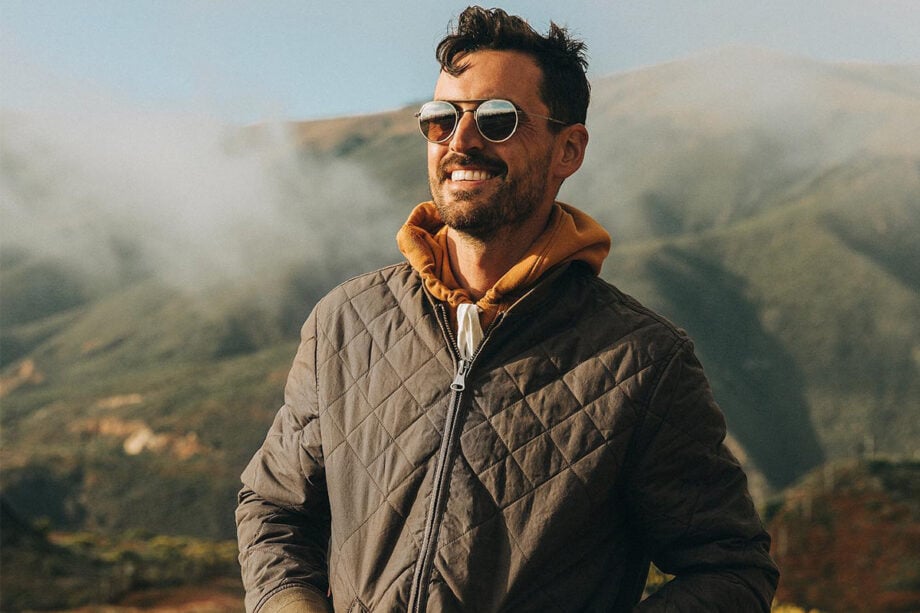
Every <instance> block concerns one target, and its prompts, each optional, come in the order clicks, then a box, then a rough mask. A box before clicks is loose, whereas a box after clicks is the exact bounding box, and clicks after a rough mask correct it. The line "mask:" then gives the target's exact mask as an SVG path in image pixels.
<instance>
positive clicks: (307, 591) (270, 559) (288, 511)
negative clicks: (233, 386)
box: [236, 315, 331, 613]
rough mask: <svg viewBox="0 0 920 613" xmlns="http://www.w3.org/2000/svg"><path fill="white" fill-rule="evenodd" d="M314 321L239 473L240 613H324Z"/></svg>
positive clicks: (325, 514)
mask: <svg viewBox="0 0 920 613" xmlns="http://www.w3.org/2000/svg"><path fill="white" fill-rule="evenodd" d="M315 364H316V320H315V315H311V316H310V317H309V318H308V319H307V322H306V323H305V324H304V326H303V330H302V332H301V343H300V347H299V349H298V351H297V356H296V357H295V359H294V364H293V367H292V368H291V371H290V374H289V375H288V380H287V385H286V386H285V395H284V405H283V406H282V407H281V410H280V411H278V414H277V415H276V417H275V420H274V423H273V424H272V426H271V428H270V429H269V431H268V435H267V436H266V438H265V441H264V443H263V444H262V447H261V448H260V449H259V450H258V451H257V452H256V454H255V456H253V458H252V460H251V461H250V462H249V465H248V466H247V467H246V469H245V470H244V471H243V474H242V481H243V488H242V490H241V491H240V494H239V504H238V506H237V509H236V523H237V538H238V542H239V548H240V558H239V559H240V566H241V567H242V576H243V585H244V587H245V588H246V610H247V612H249V613H252V612H253V611H260V612H262V613H267V612H268V611H282V610H283V611H284V612H285V613H308V612H313V611H327V610H331V607H330V606H329V602H328V600H327V599H326V596H325V594H326V592H327V590H328V575H327V568H326V551H327V548H328V543H329V521H330V520H329V501H328V497H327V494H326V488H325V478H324V474H325V473H324V469H323V451H322V442H321V437H320V429H319V419H318V406H317V405H318V395H317V386H316V370H315Z"/></svg>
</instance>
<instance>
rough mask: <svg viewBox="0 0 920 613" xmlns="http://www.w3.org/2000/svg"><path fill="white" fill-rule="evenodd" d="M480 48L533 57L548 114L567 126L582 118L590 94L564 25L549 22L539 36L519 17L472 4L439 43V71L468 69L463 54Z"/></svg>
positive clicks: (576, 43) (580, 46) (581, 48)
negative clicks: (541, 77)
mask: <svg viewBox="0 0 920 613" xmlns="http://www.w3.org/2000/svg"><path fill="white" fill-rule="evenodd" d="M483 49H488V50H493V51H520V52H522V53H526V54H528V55H530V56H531V57H533V58H534V60H536V62H537V65H538V66H539V67H540V70H541V71H542V72H543V82H542V83H541V84H540V97H541V98H542V99H543V102H544V103H545V104H546V106H547V107H549V111H550V115H551V116H552V117H554V118H556V119H559V120H561V121H564V122H565V123H567V124H574V123H584V122H585V118H586V117H587V114H588V100H589V99H590V97H591V86H590V85H589V84H588V79H587V77H586V76H585V71H586V70H587V68H588V60H587V59H586V57H585V52H586V46H585V43H584V42H582V41H580V40H576V39H574V38H570V37H569V33H568V31H567V30H566V29H565V28H562V27H559V26H557V25H556V24H555V23H552V22H550V25H549V32H547V35H546V36H543V35H541V34H540V33H539V32H537V31H536V30H534V29H533V28H532V27H530V24H528V23H527V22H526V21H524V20H523V19H522V18H520V17H517V16H515V15H509V14H508V13H506V12H505V11H503V10H502V9H484V8H482V7H479V6H471V7H468V8H467V9H466V10H465V11H463V12H462V13H460V16H459V17H458V18H457V26H456V29H455V31H453V32H451V33H449V34H448V35H447V36H445V37H444V38H443V39H442V40H441V42H440V43H438V47H437V51H436V52H435V56H436V57H437V59H438V62H439V63H440V64H441V68H442V69H443V70H444V72H446V73H448V74H450V75H453V76H458V75H460V74H462V73H463V71H464V70H466V68H467V67H468V64H466V63H464V62H463V61H462V56H463V55H465V54H466V53H470V52H473V51H479V50H483ZM550 125H551V126H555V125H558V124H550ZM560 129H561V128H560Z"/></svg>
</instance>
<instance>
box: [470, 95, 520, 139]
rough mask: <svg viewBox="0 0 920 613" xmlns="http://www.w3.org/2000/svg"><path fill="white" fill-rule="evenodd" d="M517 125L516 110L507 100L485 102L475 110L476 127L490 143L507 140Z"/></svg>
mask: <svg viewBox="0 0 920 613" xmlns="http://www.w3.org/2000/svg"><path fill="white" fill-rule="evenodd" d="M517 124H518V113H517V109H516V108H515V106H514V105H513V104H512V103H511V102H509V101H507V100H487V101H485V102H483V103H482V104H481V105H479V108H478V109H476V125H478V126H479V131H480V132H481V133H482V135H483V136H485V137H486V138H488V139H489V140H490V141H493V142H497V143H500V142H502V141H506V140H508V139H509V138H511V135H512V134H514V131H515V130H516V129H517Z"/></svg>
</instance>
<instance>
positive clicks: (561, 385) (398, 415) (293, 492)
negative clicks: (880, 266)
mask: <svg viewBox="0 0 920 613" xmlns="http://www.w3.org/2000/svg"><path fill="white" fill-rule="evenodd" d="M583 53H584V45H583V44H582V43H580V42H577V41H573V40H571V39H570V38H568V36H567V33H566V32H565V31H564V30H562V29H560V28H557V27H556V26H555V25H553V26H551V29H550V32H549V34H548V36H546V37H543V36H541V35H539V34H538V33H536V32H534V31H533V30H532V29H531V28H530V27H529V26H528V25H527V24H526V22H524V21H523V20H521V19H519V18H517V17H511V16H509V15H507V14H506V13H504V12H503V11H500V10H492V11H486V10H483V9H480V8H478V7H473V8H469V9H467V10H466V11H464V12H463V14H461V16H460V17H459V20H458V24H457V31H456V32H454V33H453V34H450V35H448V36H447V37H446V38H445V39H444V40H443V41H442V42H441V44H440V45H439V46H438V52H437V56H438V59H439V61H440V62H441V66H442V71H441V74H440V76H439V78H438V81H437V84H436V87H435V92H434V101H433V102H430V103H426V104H425V105H423V106H422V108H421V110H420V111H419V114H418V120H419V126H420V128H421V130H422V133H423V135H424V136H425V137H426V138H427V139H428V141H429V144H428V176H429V181H430V185H431V193H432V198H433V202H431V203H423V204H421V205H419V206H418V207H417V208H416V209H415V210H414V211H413V212H412V214H411V215H410V217H409V220H408V222H407V223H406V224H405V226H404V227H403V228H402V229H401V230H400V232H399V236H398V242H399V245H400V248H401V250H402V252H403V253H404V254H405V256H406V258H407V260H408V263H404V264H400V265H396V266H391V267H388V268H385V269H382V270H379V271H376V272H374V273H370V274H368V275H365V276H361V277H358V278H356V279H352V280H351V281H348V282H346V283H344V284H343V285H341V286H340V287H338V288H337V289H335V290H333V291H332V292H331V293H330V294H329V295H328V296H326V297H325V298H324V299H323V300H322V301H320V303H319V304H317V306H316V308H315V309H314V311H313V313H311V315H310V317H309V318H308V320H307V322H306V324H305V325H304V328H303V335H302V343H301V346H300V349H299V351H298V353H297V357H296V358H295V362H294V365H293V368H292V370H291V373H290V376H289V378H288V383H287V387H286V393H285V404H284V406H283V407H282V409H281V410H280V412H279V413H278V416H277V417H276V419H275V423H274V424H273V425H272V427H271V430H270V431H269V433H268V436H267V438H266V440H265V443H264V444H263V446H262V448H261V449H260V450H259V452H258V453H257V454H256V455H255V457H254V458H253V460H252V462H251V463H250V465H249V466H248V467H247V468H246V470H245V472H244V473H243V482H244V488H243V490H242V491H241V493H240V505H239V507H238V509H237V522H238V525H239V541H240V551H241V554H240V561H241V564H242V567H243V578H244V582H245V586H246V590H247V596H246V606H247V610H249V611H261V612H268V611H284V612H286V613H294V612H298V611H331V610H335V611H349V612H353V611H405V610H409V611H413V612H416V611H438V612H440V611H472V612H487V611H631V610H642V611H658V610H660V611H665V610H667V611H705V610H718V611H758V610H764V611H765V610H768V609H769V606H770V601H771V598H772V594H773V590H774V588H775V585H776V580H777V571H776V568H775V566H774V565H773V563H772V561H771V560H770V557H769V554H768V549H769V538H768V536H767V535H766V533H765V532H764V530H763V527H762V524H761V522H760V520H759V518H758V517H757V514H756V512H755V511H754V508H753V505H752V503H751V499H750V496H749V495H748V493H747V485H746V480H745V477H744V474H743V473H742V471H741V469H740V467H739V465H738V463H737V461H736V460H735V459H734V458H733V457H732V455H731V454H730V453H729V452H728V451H727V450H726V448H725V447H724V445H723V444H722V441H723V438H724V436H725V424H724V420H723V417H722V415H721V413H720V411H719V409H718V407H717V406H716V404H715V402H714V401H713V398H712V395H711V393H710V390H709V386H708V384H707V382H706V379H705V377H704V375H703V372H702V369H701V367H700V365H699V363H698V362H697V360H696V359H695V358H694V356H693V351H692V346H691V343H690V341H689V340H688V339H687V338H686V337H685V336H684V334H683V333H682V332H681V331H679V330H677V329H675V328H674V327H673V326H671V325H670V324H669V323H668V322H667V321H665V320H664V319H662V318H661V317H659V316H657V315H655V314H654V313H652V312H650V311H648V310H647V309H645V308H643V307H642V306H641V305H639V304H638V303H637V302H636V301H634V300H633V299H632V298H630V297H628V296H626V295H624V294H622V293H621V292H619V291H618V290H617V289H616V288H614V287H612V286H611V285H609V284H607V283H605V282H604V281H602V280H600V279H599V278H598V277H597V274H598V272H599V270H600V266H601V263H602V261H603V259H604V258H605V257H606V255H607V252H608V250H609V237H608V235H607V233H606V232H605V231H604V230H603V229H602V228H600V227H599V226H598V225H597V224H596V223H595V222H594V221H593V220H592V219H590V218H589V217H588V216H587V215H585V214H584V213H581V212H580V211H578V210H577V209H575V208H573V207H570V206H567V205H564V204H560V203H557V202H556V201H555V197H556V194H557V192H558V190H559V187H560V185H561V184H562V182H563V181H564V180H565V179H566V178H567V177H569V176H571V175H572V173H574V172H575V171H576V170H578V168H579V166H580V165H581V163H582V160H583V157H584V153H585V147H586V145H587V142H588V132H587V130H586V128H585V125H584V123H585V114H586V111H587V105H588V83H587V80H586V79H585V61H584V56H583ZM650 560H652V561H654V562H655V563H656V564H657V565H658V566H659V567H660V568H661V569H662V570H663V571H665V572H667V573H671V574H673V575H675V576H676V578H675V579H674V580H673V581H671V582H670V583H669V584H667V585H666V586H665V587H663V588H662V589H660V590H659V591H658V592H656V593H655V594H654V595H653V596H652V597H650V598H648V599H647V600H645V601H643V602H642V603H640V604H638V605H637V603H638V601H639V599H640V597H641V594H642V590H643V585H644V583H645V580H646V576H647V573H648V569H649V561H650ZM634 607H635V608H634Z"/></svg>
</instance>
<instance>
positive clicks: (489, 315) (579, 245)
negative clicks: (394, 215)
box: [396, 202, 610, 328]
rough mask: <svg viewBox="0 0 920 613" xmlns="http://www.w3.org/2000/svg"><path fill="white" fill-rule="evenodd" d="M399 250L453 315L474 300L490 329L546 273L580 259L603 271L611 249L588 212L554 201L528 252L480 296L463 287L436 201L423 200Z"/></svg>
mask: <svg viewBox="0 0 920 613" xmlns="http://www.w3.org/2000/svg"><path fill="white" fill-rule="evenodd" d="M396 242H397V244H398V245H399V250H400V251H402V253H403V255H405V256H406V259H407V260H408V261H409V264H410V265H411V266H412V267H413V268H414V269H415V270H416V271H418V273H419V275H421V277H422V281H423V282H424V283H425V287H427V288H428V291H430V292H431V294H432V295H433V296H434V297H435V298H437V299H438V300H441V301H443V302H446V303H447V304H448V305H450V307H451V310H452V312H453V316H454V319H456V311H457V307H458V306H459V305H460V304H463V303H467V302H475V304H476V306H478V307H479V308H480V309H482V314H481V316H480V321H481V323H482V327H483V328H486V327H488V325H489V324H490V323H491V322H492V320H494V319H495V316H496V315H498V314H499V313H500V312H501V311H503V310H504V309H506V308H508V307H509V306H510V305H511V304H513V303H514V301H515V300H516V299H517V298H519V297H520V296H521V295H522V294H523V293H524V292H526V291H527V290H528V289H529V288H530V287H531V286H532V285H533V284H534V283H535V282H536V281H537V280H538V279H539V278H540V277H541V276H542V275H543V274H544V273H546V272H547V271H549V270H550V269H551V268H553V267H554V266H557V265H558V264H562V263H563V262H571V261H575V260H580V261H582V262H585V263H586V264H588V265H589V266H590V267H591V269H592V270H593V271H594V274H600V271H601V265H602V264H603V262H604V258H606V257H607V254H608V253H609V252H610V235H609V234H607V231H606V230H604V228H602V227H601V225H600V224H598V223H597V222H596V221H594V220H593V219H592V218H591V217H589V216H588V215H587V214H585V213H583V212H581V211H579V210H578V209H576V208H575V207H573V206H569V205H567V204H563V203H561V202H557V203H556V204H555V205H553V209H552V211H551V213H550V218H549V223H547V224H546V229H545V230H544V231H543V234H541V235H540V236H539V237H537V239H536V240H535V241H534V242H533V244H532V245H531V246H530V248H529V249H528V250H527V252H526V253H525V254H524V257H523V258H521V260H520V261H519V262H518V263H517V264H515V265H514V266H512V267H511V268H510V269H509V270H508V272H506V273H505V274H504V276H502V277H501V278H500V279H499V280H498V281H497V282H496V283H495V285H494V286H492V288H491V289H490V290H488V291H487V292H486V293H485V295H484V296H483V297H482V298H481V299H479V300H478V301H474V300H473V298H472V296H470V294H469V292H467V291H466V290H465V289H463V288H462V287H460V284H459V283H458V282H457V279H456V277H455V276H454V272H453V270H452V269H451V264H450V257H449V256H448V251H447V226H445V225H444V222H442V221H441V218H440V216H439V215H438V212H437V209H436V208H435V206H434V203H432V202H423V203H421V204H420V205H418V206H417V207H415V210H413V211H412V213H411V214H410V215H409V219H408V221H406V223H405V225H403V227H402V228H401V229H400V230H399V233H398V234H397V235H396Z"/></svg>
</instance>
